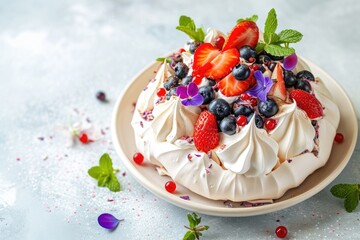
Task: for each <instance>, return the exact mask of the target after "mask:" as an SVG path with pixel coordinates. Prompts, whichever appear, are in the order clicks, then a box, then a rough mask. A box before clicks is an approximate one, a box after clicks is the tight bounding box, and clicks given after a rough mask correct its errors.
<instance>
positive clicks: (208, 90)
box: [199, 86, 215, 104]
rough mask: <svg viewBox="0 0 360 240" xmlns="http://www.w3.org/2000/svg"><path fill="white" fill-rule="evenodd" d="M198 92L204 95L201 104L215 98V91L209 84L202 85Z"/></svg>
mask: <svg viewBox="0 0 360 240" xmlns="http://www.w3.org/2000/svg"><path fill="white" fill-rule="evenodd" d="M199 93H200V94H201V95H202V96H203V97H204V102H203V104H209V103H210V102H211V101H212V100H214V99H215V92H214V90H213V89H212V87H211V86H204V87H200V88H199Z"/></svg>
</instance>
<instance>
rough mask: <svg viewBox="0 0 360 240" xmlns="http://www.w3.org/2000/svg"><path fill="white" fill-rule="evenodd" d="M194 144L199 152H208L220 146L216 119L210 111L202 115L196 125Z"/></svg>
mask: <svg viewBox="0 0 360 240" xmlns="http://www.w3.org/2000/svg"><path fill="white" fill-rule="evenodd" d="M193 137H194V143H195V147H196V149H197V150H199V151H203V152H208V151H210V150H211V149H214V148H215V147H217V145H218V144H219V139H220V138H219V132H218V127H217V123H216V117H215V116H214V114H212V113H211V112H209V111H204V112H202V113H201V114H200V116H199V118H198V119H197V121H196V123H195V128H194V134H193Z"/></svg>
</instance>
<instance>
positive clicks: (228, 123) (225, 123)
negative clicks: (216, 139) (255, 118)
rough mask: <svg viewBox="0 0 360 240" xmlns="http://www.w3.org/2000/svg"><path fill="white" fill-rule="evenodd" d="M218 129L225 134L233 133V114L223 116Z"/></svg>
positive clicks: (234, 126) (234, 130)
mask: <svg viewBox="0 0 360 240" xmlns="http://www.w3.org/2000/svg"><path fill="white" fill-rule="evenodd" d="M220 129H221V131H222V132H223V133H225V134H227V135H234V134H235V133H236V117H234V116H233V115H230V116H227V117H225V118H224V119H223V120H221V122H220Z"/></svg>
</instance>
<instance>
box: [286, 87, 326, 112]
mask: <svg viewBox="0 0 360 240" xmlns="http://www.w3.org/2000/svg"><path fill="white" fill-rule="evenodd" d="M290 98H291V99H293V100H295V101H296V105H297V106H298V107H299V108H301V109H302V110H304V111H305V112H306V114H307V115H308V117H309V118H310V119H316V118H320V117H322V116H323V115H324V112H323V107H322V105H321V103H320V102H319V100H318V99H317V98H316V97H315V96H314V95H312V94H310V93H308V92H306V91H304V90H300V89H295V90H293V91H291V93H290Z"/></svg>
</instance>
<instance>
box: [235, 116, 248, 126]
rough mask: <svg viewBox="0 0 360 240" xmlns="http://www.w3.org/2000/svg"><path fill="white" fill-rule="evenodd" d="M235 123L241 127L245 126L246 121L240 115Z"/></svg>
mask: <svg viewBox="0 0 360 240" xmlns="http://www.w3.org/2000/svg"><path fill="white" fill-rule="evenodd" d="M236 123H237V125H239V126H241V127H243V126H245V125H246V124H247V119H246V117H245V116H244V115H240V116H239V117H238V118H237V119H236Z"/></svg>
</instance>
